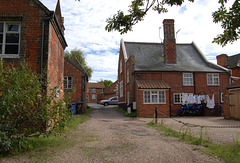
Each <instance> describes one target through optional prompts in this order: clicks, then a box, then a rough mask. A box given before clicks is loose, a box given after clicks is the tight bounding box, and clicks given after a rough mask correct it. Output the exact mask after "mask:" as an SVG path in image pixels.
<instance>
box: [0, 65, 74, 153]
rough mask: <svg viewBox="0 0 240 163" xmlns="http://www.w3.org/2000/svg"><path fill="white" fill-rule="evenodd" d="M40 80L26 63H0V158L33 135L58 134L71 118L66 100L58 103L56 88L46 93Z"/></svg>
mask: <svg viewBox="0 0 240 163" xmlns="http://www.w3.org/2000/svg"><path fill="white" fill-rule="evenodd" d="M41 78H42V76H39V75H38V74H36V73H34V72H33V71H32V70H31V68H30V67H29V66H28V65H26V64H25V63H20V64H19V65H18V66H13V65H6V64H4V62H3V61H2V60H1V61H0V148H1V149H0V155H2V154H6V153H9V152H10V151H12V150H13V149H16V151H17V150H21V149H22V148H25V147H27V145H26V141H25V138H26V137H28V136H30V135H32V134H34V133H45V134H47V131H52V130H53V129H54V130H56V131H57V132H61V130H62V129H63V128H64V126H65V125H66V123H67V122H68V121H69V119H70V118H71V115H70V113H69V110H68V108H67V106H66V105H65V103H66V101H67V98H64V99H59V100H57V98H56V94H57V93H59V91H60V90H59V88H57V87H54V88H52V89H50V90H48V91H47V90H46V88H48V85H47V82H45V83H43V82H40V81H41V80H40V79H41ZM49 129H51V130H49Z"/></svg>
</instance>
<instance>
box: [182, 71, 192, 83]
mask: <svg viewBox="0 0 240 163" xmlns="http://www.w3.org/2000/svg"><path fill="white" fill-rule="evenodd" d="M185 74H186V75H190V74H191V78H190V77H185V78H187V79H192V83H191V84H184V79H185V78H184V75H185ZM183 86H193V73H183Z"/></svg>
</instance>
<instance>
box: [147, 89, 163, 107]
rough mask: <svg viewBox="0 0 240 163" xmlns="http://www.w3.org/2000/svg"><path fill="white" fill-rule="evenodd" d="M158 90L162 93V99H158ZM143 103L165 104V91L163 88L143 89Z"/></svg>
mask: <svg viewBox="0 0 240 163" xmlns="http://www.w3.org/2000/svg"><path fill="white" fill-rule="evenodd" d="M160 92H161V93H163V96H164V100H163V101H160ZM146 94H149V97H148V98H147V99H149V100H148V101H147V100H146V98H145V97H146ZM153 97H155V98H156V99H157V101H155V102H154V101H153V100H154V99H153ZM143 103H144V104H166V91H165V90H163V89H160V90H159V89H154V90H144V91H143Z"/></svg>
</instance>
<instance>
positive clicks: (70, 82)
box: [64, 76, 73, 89]
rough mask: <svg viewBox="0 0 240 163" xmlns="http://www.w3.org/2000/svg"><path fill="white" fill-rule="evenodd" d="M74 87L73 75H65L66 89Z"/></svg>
mask: <svg viewBox="0 0 240 163" xmlns="http://www.w3.org/2000/svg"><path fill="white" fill-rule="evenodd" d="M72 88H73V77H72V76H64V89H72Z"/></svg>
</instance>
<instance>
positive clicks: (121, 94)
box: [119, 81, 123, 97]
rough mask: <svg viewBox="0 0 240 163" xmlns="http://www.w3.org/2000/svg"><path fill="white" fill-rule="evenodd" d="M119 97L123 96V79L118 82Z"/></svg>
mask: <svg viewBox="0 0 240 163" xmlns="http://www.w3.org/2000/svg"><path fill="white" fill-rule="evenodd" d="M119 95H120V97H123V81H121V82H120V92H119Z"/></svg>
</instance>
